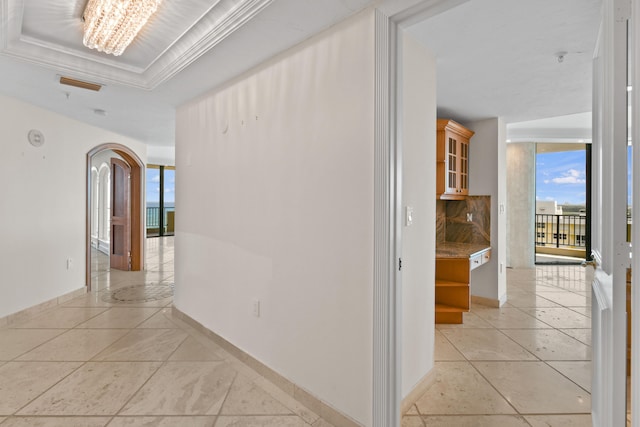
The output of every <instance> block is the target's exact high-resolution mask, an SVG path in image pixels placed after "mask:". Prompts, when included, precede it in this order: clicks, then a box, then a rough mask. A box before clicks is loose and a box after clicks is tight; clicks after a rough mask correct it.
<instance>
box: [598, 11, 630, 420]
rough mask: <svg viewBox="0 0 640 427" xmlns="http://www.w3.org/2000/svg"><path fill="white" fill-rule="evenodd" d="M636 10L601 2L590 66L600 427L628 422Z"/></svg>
mask: <svg viewBox="0 0 640 427" xmlns="http://www.w3.org/2000/svg"><path fill="white" fill-rule="evenodd" d="M631 4H632V2H631V1H628V0H604V1H603V4H602V21H601V22H602V24H601V27H600V34H599V37H598V43H597V45H596V51H595V52H594V62H593V63H594V68H593V69H594V74H593V85H594V86H593V138H592V140H593V142H592V143H593V144H595V145H594V147H593V149H594V153H593V165H594V182H593V188H592V191H593V201H594V202H595V204H594V208H595V209H594V217H593V218H594V219H595V221H593V223H592V227H593V228H592V233H591V235H592V239H593V240H592V252H593V256H594V260H595V267H596V269H595V273H594V281H593V284H592V295H593V298H592V300H593V304H592V316H591V321H592V335H593V346H592V347H593V356H592V364H593V367H592V372H593V380H592V390H591V402H592V403H591V404H592V420H593V425H594V426H595V427H600V426H622V425H625V423H626V422H625V419H626V411H625V409H626V396H627V387H626V378H627V375H626V374H627V373H626V354H627V350H626V347H627V346H626V326H627V325H626V272H627V268H628V267H629V266H630V260H629V252H630V247H629V243H628V242H627V233H626V208H627V191H626V188H627V185H626V181H627V108H628V104H627V88H626V86H627V70H628V63H627V54H628V47H627V41H628V38H627V30H628V26H627V25H631V22H629V23H628V20H629V18H630V17H631ZM634 114H637V113H636V112H635V111H634ZM623 207H624V208H623ZM634 210H635V209H634ZM634 308H636V307H634ZM634 425H636V426H637V419H636V420H635V421H634Z"/></svg>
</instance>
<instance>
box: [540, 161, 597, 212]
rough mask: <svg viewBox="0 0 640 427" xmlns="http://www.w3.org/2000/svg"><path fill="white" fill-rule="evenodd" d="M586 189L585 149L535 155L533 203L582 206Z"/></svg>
mask: <svg viewBox="0 0 640 427" xmlns="http://www.w3.org/2000/svg"><path fill="white" fill-rule="evenodd" d="M586 188H587V187H586V153H585V150H578V151H563V152H556V153H538V154H537V155H536V200H555V201H557V202H558V204H559V205H564V204H570V205H583V204H585V203H586V200H587V199H586V197H587V191H586Z"/></svg>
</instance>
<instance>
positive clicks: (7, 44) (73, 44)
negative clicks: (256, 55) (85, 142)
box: [0, 0, 273, 90]
mask: <svg viewBox="0 0 640 427" xmlns="http://www.w3.org/2000/svg"><path fill="white" fill-rule="evenodd" d="M272 1H273V0H240V1H237V0H235V1H234V0H219V1H217V2H215V3H214V4H213V5H212V4H211V2H210V0H195V1H192V2H189V4H185V2H169V1H165V2H163V3H162V5H161V7H160V8H159V9H158V11H157V13H156V15H155V16H154V17H153V18H152V19H151V20H150V21H149V22H148V24H147V26H146V27H145V28H144V29H143V31H142V32H141V33H140V34H139V35H138V37H137V38H136V39H135V40H134V41H133V43H132V44H131V45H130V46H129V48H128V49H127V51H125V52H124V54H123V55H122V56H119V57H114V56H112V55H107V54H104V53H101V52H97V51H93V50H91V49H88V48H86V47H85V46H84V45H83V44H82V20H81V17H82V12H83V10H84V6H85V1H82V0H77V1H71V2H70V1H69V0H49V1H47V2H46V3H44V2H38V1H33V0H31V1H30V0H0V55H4V56H8V57H12V58H15V59H18V60H21V61H25V62H29V63H32V64H36V65H40V66H44V67H48V68H52V69H54V70H55V71H56V72H58V73H62V74H67V75H70V76H73V77H75V78H78V79H82V80H86V81H90V82H99V83H115V84H121V85H125V86H130V87H135V88H139V89H145V90H152V89H154V88H156V87H157V86H158V85H160V84H162V83H163V82H165V81H167V80H169V79H171V78H172V77H173V76H175V75H176V74H178V73H179V72H180V71H182V70H183V69H184V68H185V67H187V66H189V65H190V64H191V63H193V62H194V61H196V60H197V59H198V58H200V57H201V56H202V55H204V54H205V53H206V52H207V51H209V50H210V49H212V48H213V47H214V46H216V45H217V44H218V43H220V42H222V41H223V40H224V39H226V38H227V37H228V36H230V35H231V34H233V33H234V32H235V31H237V30H238V29H240V28H241V27H242V26H243V25H244V24H245V23H247V22H249V21H250V20H251V19H252V18H254V17H255V16H256V15H257V14H258V13H259V12H260V11H262V10H263V9H264V8H266V7H267V6H268V5H269V4H270V3H271V2H272Z"/></svg>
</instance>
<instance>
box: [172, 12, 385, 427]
mask: <svg viewBox="0 0 640 427" xmlns="http://www.w3.org/2000/svg"><path fill="white" fill-rule="evenodd" d="M373 70H374V16H373V12H372V11H366V12H363V13H360V14H358V15H356V16H355V17H353V18H351V19H349V20H347V21H345V22H343V23H341V24H339V25H337V26H335V27H332V28H330V29H329V30H327V31H325V32H323V33H321V34H319V35H317V36H315V37H313V38H311V39H309V40H308V41H306V42H304V43H303V44H301V45H299V46H297V47H295V48H293V49H291V50H289V51H287V52H285V53H284V54H282V55H280V56H278V57H277V58H275V59H273V60H272V61H270V62H268V63H266V64H264V65H262V66H260V67H258V68H257V69H255V70H252V71H250V72H249V73H247V74H246V75H244V76H242V77H240V78H238V79H236V80H235V81H234V82H232V83H231V84H229V85H228V86H226V87H224V88H221V89H219V90H217V91H214V92H211V93H209V94H207V95H205V96H203V97H201V98H199V99H196V100H194V101H192V102H189V103H187V104H186V105H183V106H181V107H180V108H179V109H178V113H177V140H176V168H177V169H178V170H179V179H178V180H177V183H176V184H177V188H176V196H177V200H176V205H179V206H180V212H181V214H180V216H178V218H176V220H177V223H176V242H175V245H176V250H175V253H176V259H175V269H176V289H175V297H174V304H175V306H176V307H177V308H178V309H179V310H180V311H182V312H184V313H185V314H187V315H188V316H190V317H191V318H193V319H194V320H196V321H197V322H199V323H201V324H202V325H203V326H205V327H206V328H208V329H210V330H212V331H213V332H215V333H216V334H218V335H220V336H222V337H223V338H224V339H226V340H227V341H229V342H231V343H232V344H233V345H235V346H237V347H239V348H240V349H241V350H243V351H245V352H247V353H249V354H250V355H251V356H253V357H254V358H256V359H258V360H259V361H260V362H262V363H263V364H265V365H267V366H268V367H269V368H271V369H273V370H275V371H276V372H278V373H279V374H281V375H282V376H284V377H286V378H287V379H288V380H290V381H292V382H293V383H295V384H296V385H297V386H299V387H301V388H303V389H305V390H306V391H307V392H309V393H311V394H312V395H314V396H315V397H317V398H319V399H321V400H322V401H324V402H325V403H327V404H328V405H330V406H332V407H333V408H335V409H337V410H338V411H340V412H342V413H343V414H345V415H347V416H349V417H351V418H352V419H353V420H355V421H357V422H358V423H360V424H362V425H365V426H369V425H371V423H372V393H373V386H372V369H373V365H372V351H373V350H372V349H373V340H372V336H373V320H372V319H373V317H372V316H373V253H374V252H373V206H374V205H373V201H374V194H373V187H374V181H373V176H374V175H373V167H374V161H373V160H374V137H373V131H374V122H373V120H374V71H373ZM257 303H259V307H260V308H259V311H260V316H259V317H256V316H255V315H254V314H253V307H254V306H255V305H256V304H257Z"/></svg>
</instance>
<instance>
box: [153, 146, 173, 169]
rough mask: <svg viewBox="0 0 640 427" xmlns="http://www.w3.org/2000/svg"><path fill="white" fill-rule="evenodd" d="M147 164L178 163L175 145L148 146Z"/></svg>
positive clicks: (166, 164)
mask: <svg viewBox="0 0 640 427" xmlns="http://www.w3.org/2000/svg"><path fill="white" fill-rule="evenodd" d="M147 164H150V165H160V166H175V165H176V150H175V147H159V146H156V145H149V146H147Z"/></svg>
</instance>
